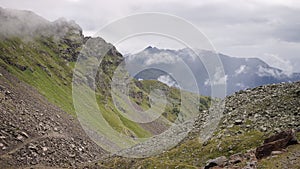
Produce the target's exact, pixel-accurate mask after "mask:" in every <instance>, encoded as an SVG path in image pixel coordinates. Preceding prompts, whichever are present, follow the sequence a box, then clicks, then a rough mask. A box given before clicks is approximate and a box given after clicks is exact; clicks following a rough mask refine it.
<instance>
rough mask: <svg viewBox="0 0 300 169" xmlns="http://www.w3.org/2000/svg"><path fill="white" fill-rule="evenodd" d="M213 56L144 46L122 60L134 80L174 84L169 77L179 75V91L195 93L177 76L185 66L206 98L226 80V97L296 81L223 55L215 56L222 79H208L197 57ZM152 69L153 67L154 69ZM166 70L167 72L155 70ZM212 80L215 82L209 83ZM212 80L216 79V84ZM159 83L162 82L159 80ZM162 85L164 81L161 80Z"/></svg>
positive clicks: (295, 75) (255, 62)
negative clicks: (167, 80)
mask: <svg viewBox="0 0 300 169" xmlns="http://www.w3.org/2000/svg"><path fill="white" fill-rule="evenodd" d="M215 55H217V54H216V53H215V52H213V51H207V50H199V49H197V50H195V51H193V50H191V49H188V48H184V49H180V50H169V49H159V48H156V47H151V46H149V47H147V48H145V49H144V50H143V51H141V52H139V53H136V54H128V55H127V57H126V64H127V69H128V71H129V72H130V73H131V75H132V76H134V77H135V78H136V79H140V80H141V79H156V80H159V79H166V77H168V79H174V80H175V82H170V81H169V82H168V83H166V84H173V85H171V86H174V85H177V84H178V83H180V82H178V80H177V79H176V78H174V77H172V74H179V76H180V78H181V79H184V81H183V82H182V81H181V84H183V85H182V86H180V87H181V88H183V89H186V90H189V91H193V92H197V90H195V88H191V87H190V86H189V81H190V80H191V79H187V78H185V76H186V74H185V73H181V72H180V71H181V70H180V69H178V68H179V67H182V66H183V64H186V65H185V66H187V67H188V68H189V69H190V70H191V71H192V72H193V76H194V77H195V79H196V81H197V84H198V88H199V90H200V93H201V94H204V95H210V94H211V85H212V83H213V84H218V83H221V82H225V81H226V85H227V95H230V94H232V93H234V92H237V91H239V90H244V89H247V88H253V87H257V86H261V85H266V84H273V83H281V82H293V81H297V80H300V74H299V73H293V74H290V75H287V74H285V73H284V71H282V70H280V69H277V68H274V67H271V66H269V65H268V64H267V63H265V62H264V61H262V60H260V59H258V58H236V57H231V56H227V55H223V54H218V56H219V58H220V61H221V63H222V64H223V68H217V67H216V69H220V70H221V69H224V73H225V76H220V75H219V74H218V73H215V75H214V77H211V78H209V74H208V72H207V70H206V68H205V65H204V64H203V62H202V61H201V58H206V59H207V58H209V57H212V56H215ZM136 65H145V66H146V67H148V69H146V70H142V71H139V69H138V66H136ZM155 67H156V68H155ZM165 67H168V70H172V71H173V72H172V71H171V72H166V71H163V70H159V69H157V68H165ZM211 79H215V80H213V81H212V80H211ZM216 79H218V80H217V81H216ZM176 80H177V81H176ZM160 81H162V80H160ZM162 82H164V81H162Z"/></svg>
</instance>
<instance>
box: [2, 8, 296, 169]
mask: <svg viewBox="0 0 300 169" xmlns="http://www.w3.org/2000/svg"><path fill="white" fill-rule="evenodd" d="M0 18H1V32H0V35H1V36H0V168H200V167H203V168H204V167H205V168H211V167H217V166H215V164H216V162H218V161H222V162H223V163H221V162H218V165H220V166H223V167H224V166H225V165H227V166H225V167H227V168H228V167H229V166H228V165H232V168H256V167H261V168H272V169H273V168H283V167H288V168H299V166H300V163H299V157H300V155H299V152H300V147H299V144H296V142H297V139H300V134H299V132H296V131H300V130H299V129H298V128H299V127H300V124H299V120H298V119H299V117H300V116H299V115H300V114H299V111H300V110H299V106H298V105H299V103H300V100H299V96H300V85H299V82H294V83H282V84H276V85H268V86H260V87H257V88H254V89H248V90H245V91H239V92H236V93H235V94H233V95H231V96H228V97H226V98H225V99H224V100H220V99H216V98H210V97H204V96H199V95H197V94H195V93H192V92H190V91H186V90H183V89H182V85H181V83H174V80H175V79H176V78H173V77H168V76H163V77H161V78H159V80H160V81H163V82H164V83H167V84H169V85H170V86H174V87H170V86H168V85H166V84H164V83H161V82H159V81H157V80H136V79H133V78H132V77H131V76H130V75H129V72H128V71H127V69H126V66H127V67H128V65H124V60H125V59H128V58H124V57H123V56H122V54H121V53H119V52H118V51H117V50H116V48H115V47H114V46H113V45H112V44H110V43H108V42H106V41H105V40H104V39H102V38H100V37H96V38H91V37H85V36H84V35H83V34H82V30H81V28H80V27H79V26H78V25H77V24H76V23H74V22H73V21H67V20H65V19H59V20H58V21H54V22H49V21H47V20H45V19H43V18H41V17H40V16H37V15H36V14H34V13H32V12H29V11H19V10H11V9H3V8H1V9H0ZM27 23H33V24H27ZM9 28H10V29H9ZM22 32H24V33H22ZM147 50H150V53H153V52H158V51H160V49H157V48H152V47H151V48H150V47H149V48H148V49H147ZM166 51H167V53H170V52H171V53H172V52H173V53H174V52H175V53H176V52H177V51H172V50H166ZM202 52H205V51H202ZM206 52H207V51H206ZM208 53H209V52H208ZM158 54H160V52H158ZM185 54H186V51H182V55H185ZM159 56H160V55H159ZM147 57H148V56H147ZM163 58H166V59H165V60H164V59H162V60H159V59H157V58H155V59H152V60H151V59H150V60H148V62H147V64H149V63H151V64H150V65H152V64H153V62H157V61H159V62H162V61H165V62H164V63H170V61H173V60H174V58H173V57H169V55H167V54H166V55H164V57H163ZM254 60H255V62H254V61H253V64H254V65H256V64H258V63H259V64H260V65H263V62H256V61H257V60H256V59H254ZM100 61H101V63H100V65H99V66H97V67H93V66H94V64H96V63H98V62H100ZM175 61H176V60H175ZM190 62H192V61H190ZM174 63H176V62H174ZM247 63H249V64H250V63H252V61H251V62H247ZM228 64H229V63H228ZM238 65H239V64H238ZM238 65H237V67H239V66H238ZM162 66H164V64H162ZM195 66H196V64H195ZM264 66H266V65H264ZM131 68H136V67H135V66H134V65H133V66H132V67H131ZM170 68H172V67H170ZM176 68H180V67H179V66H177V67H173V70H176ZM128 70H130V68H128ZM179 70H181V69H179ZM182 70H183V69H182ZM151 71H152V72H151V73H148V76H151V75H152V74H159V76H162V75H165V72H168V71H165V72H163V71H161V70H159V69H151ZM278 71H279V70H278ZM160 73H162V74H160ZM183 73H185V72H183ZM282 76H283V77H285V75H282ZM187 77H188V76H187ZM188 78H189V77H188ZM221 79H222V78H221ZM186 80H189V79H186ZM187 82H189V81H187ZM187 84H189V83H187ZM180 87H181V89H179V88H180ZM187 89H188V88H187ZM219 104H220V105H224V111H222V112H219V113H217V112H218V111H214V110H215V109H214V108H217V110H218V108H219V107H218V106H219ZM220 107H222V106H220ZM95 108H96V109H99V110H100V111H93V110H94V109H95ZM132 114H133V115H134V116H130V115H132ZM157 115H159V116H157ZM153 117H154V120H153V119H151V118H153ZM149 118H150V120H151V121H148V120H149ZM216 119H217V120H216ZM214 129H215V130H214ZM288 129H289V130H288ZM203 131H205V132H203ZM280 131H283V132H280ZM282 133H283V134H282ZM274 134H277V135H275V136H272V135H274ZM278 135H279V136H278ZM101 136H106V137H101ZM269 136H271V137H269ZM278 137H279V138H280V139H279V141H278ZM275 138H277V139H275ZM145 139H148V140H147V141H144V140H145ZM264 140H267V141H264ZM270 140H271V141H272V142H271V144H269V142H270ZM264 142H265V143H264ZM132 143H137V144H132ZM275 143H277V144H275ZM278 143H281V144H279V145H278ZM290 143H293V144H295V145H290ZM265 144H266V145H267V146H266V147H262V148H261V146H264V145H265ZM99 145H100V146H99ZM272 145H273V148H272ZM268 146H269V147H268ZM270 146H271V148H270ZM107 147H108V148H107ZM256 147H258V148H260V150H266V152H268V154H267V155H270V154H272V153H273V155H272V156H270V157H268V158H265V156H266V155H264V154H263V155H264V156H261V154H259V156H257V155H256V154H258V153H257V151H256V150H255V148H256ZM274 147H275V148H278V147H279V148H278V149H274ZM282 148H284V149H285V150H283V149H282ZM108 150H117V151H112V152H110V151H108ZM273 150H276V151H275V153H277V155H274V151H273ZM255 151H256V153H254V152H255ZM157 152H158V153H160V154H157ZM262 153H264V151H262ZM149 155H152V156H150V157H148V156H149ZM126 157H127V158H126ZM133 157H143V158H133ZM256 157H257V158H260V159H259V160H258V159H257V158H256ZM206 162H207V164H206ZM275 162H276V163H275ZM224 163H226V164H224ZM227 163H228V164H227ZM230 167H231V166H230Z"/></svg>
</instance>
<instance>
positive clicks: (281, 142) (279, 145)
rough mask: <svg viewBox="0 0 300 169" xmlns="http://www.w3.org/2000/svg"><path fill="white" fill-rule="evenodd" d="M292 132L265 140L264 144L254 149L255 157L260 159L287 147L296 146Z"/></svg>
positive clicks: (284, 132)
mask: <svg viewBox="0 0 300 169" xmlns="http://www.w3.org/2000/svg"><path fill="white" fill-rule="evenodd" d="M297 143H298V141H297V138H296V136H295V131H294V130H287V131H283V132H280V133H278V134H276V135H273V136H271V137H269V138H267V139H265V141H264V144H263V145H262V146H260V147H258V148H257V149H256V153H255V155H256V157H257V158H258V159H262V158H264V157H267V156H270V155H271V154H272V152H273V151H280V150H282V149H284V148H286V147H287V146H289V145H292V144H297Z"/></svg>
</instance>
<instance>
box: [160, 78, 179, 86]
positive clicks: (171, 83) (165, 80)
mask: <svg viewBox="0 0 300 169" xmlns="http://www.w3.org/2000/svg"><path fill="white" fill-rule="evenodd" d="M157 80H158V81H160V82H162V83H164V84H166V85H168V86H172V87H177V88H179V85H178V84H176V81H174V80H173V79H172V78H171V77H170V76H169V75H162V76H159V77H158V78H157Z"/></svg>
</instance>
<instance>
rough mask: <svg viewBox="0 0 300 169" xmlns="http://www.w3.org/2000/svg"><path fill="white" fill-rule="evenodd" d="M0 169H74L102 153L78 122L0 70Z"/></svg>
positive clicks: (33, 90) (36, 92) (35, 91)
mask: <svg viewBox="0 0 300 169" xmlns="http://www.w3.org/2000/svg"><path fill="white" fill-rule="evenodd" d="M0 112H1V113H0V119H1V123H0V164H1V165H0V168H9V167H18V166H32V165H37V164H38V165H39V166H53V167H54V166H61V167H62V166H65V167H70V166H76V165H78V164H79V163H82V162H88V161H91V160H95V159H98V158H99V157H101V156H102V155H103V154H104V153H105V151H104V150H102V149H101V148H100V147H99V146H98V145H96V144H95V143H94V142H92V141H91V140H90V139H89V138H88V136H87V135H86V134H85V132H84V131H83V129H82V128H81V127H80V124H79V122H78V121H77V119H75V118H74V117H72V116H71V115H68V114H67V113H65V112H63V111H62V110H61V109H59V108H58V107H57V106H54V105H53V104H51V103H49V102H48V101H47V100H46V99H45V98H44V97H43V96H42V95H40V94H39V93H38V91H37V90H35V89H34V88H32V87H30V86H29V85H27V84H25V83H23V82H22V81H20V80H18V79H17V78H16V77H14V76H13V75H11V74H10V73H8V72H7V71H6V70H4V69H3V68H0Z"/></svg>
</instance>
